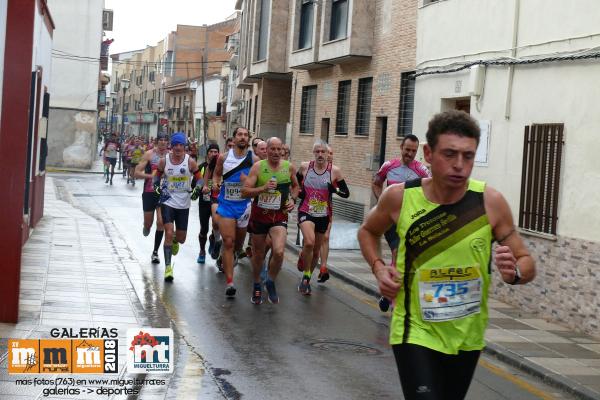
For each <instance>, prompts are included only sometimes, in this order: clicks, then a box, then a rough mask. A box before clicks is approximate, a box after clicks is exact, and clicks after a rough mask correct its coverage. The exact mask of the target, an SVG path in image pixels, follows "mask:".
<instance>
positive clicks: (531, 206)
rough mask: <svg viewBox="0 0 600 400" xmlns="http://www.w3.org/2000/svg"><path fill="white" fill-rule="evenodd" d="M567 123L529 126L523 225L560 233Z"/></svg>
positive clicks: (521, 212) (523, 179)
mask: <svg viewBox="0 0 600 400" xmlns="http://www.w3.org/2000/svg"><path fill="white" fill-rule="evenodd" d="M563 130H564V124H533V125H531V126H526V127H525V135H524V144H523V167H522V173H521V198H520V205H519V227H521V228H524V229H528V230H531V231H536V232H540V233H548V234H551V235H556V223H557V221H558V193H559V187H560V168H561V157H562V147H563Z"/></svg>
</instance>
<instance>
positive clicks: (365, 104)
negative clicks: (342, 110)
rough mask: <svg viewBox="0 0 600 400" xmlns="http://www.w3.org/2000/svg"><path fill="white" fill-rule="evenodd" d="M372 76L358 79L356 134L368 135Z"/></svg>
mask: <svg viewBox="0 0 600 400" xmlns="http://www.w3.org/2000/svg"><path fill="white" fill-rule="evenodd" d="M372 90H373V78H363V79H359V80H358V99H357V104H356V131H355V132H356V134H357V135H363V136H368V135H369V119H370V117H371V95H372Z"/></svg>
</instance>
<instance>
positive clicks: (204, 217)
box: [196, 143, 219, 264]
mask: <svg viewBox="0 0 600 400" xmlns="http://www.w3.org/2000/svg"><path fill="white" fill-rule="evenodd" d="M218 156H219V145H218V144H216V143H211V144H210V145H209V146H208V151H207V153H206V161H204V162H203V163H202V164H200V165H199V166H198V168H200V173H201V174H202V177H203V178H202V183H201V184H202V187H204V186H205V185H204V179H205V176H206V175H207V174H206V173H207V169H208V166H209V165H210V163H211V162H212V161H213V159H214V160H216V157H218ZM206 186H207V188H208V190H207V192H206V193H204V190H203V193H202V196H200V197H199V198H198V214H199V217H200V233H199V234H198V242H199V243H200V253H198V259H197V260H196V262H197V263H198V264H204V263H205V262H206V250H205V247H206V239H207V238H208V236H207V235H208V228H209V223H210V216H211V204H212V201H211V195H210V189H211V186H212V182H207V184H206Z"/></svg>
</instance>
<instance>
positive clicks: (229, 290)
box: [225, 285, 237, 299]
mask: <svg viewBox="0 0 600 400" xmlns="http://www.w3.org/2000/svg"><path fill="white" fill-rule="evenodd" d="M235 292H237V290H236V289H235V286H233V285H229V286H227V289H225V296H226V297H227V298H228V299H233V298H235Z"/></svg>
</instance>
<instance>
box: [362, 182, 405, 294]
mask: <svg viewBox="0 0 600 400" xmlns="http://www.w3.org/2000/svg"><path fill="white" fill-rule="evenodd" d="M403 194H404V185H403V184H399V185H393V186H390V187H389V188H387V189H386V190H385V191H384V192H383V194H382V195H381V197H380V199H379V202H378V203H377V205H376V206H375V207H374V208H373V209H372V210H371V211H370V212H369V214H368V215H367V217H366V219H365V221H364V222H363V224H362V225H361V227H360V228H359V230H358V242H359V244H360V250H361V252H362V254H363V257H364V258H365V260H366V261H367V263H368V264H369V266H370V267H371V271H372V272H373V275H375V278H377V283H378V285H379V290H380V292H381V294H382V295H384V296H385V297H387V298H389V299H393V298H395V297H396V294H397V293H398V290H399V289H400V284H399V283H398V282H397V280H398V279H399V276H398V271H397V270H396V268H395V267H394V266H390V265H388V264H387V263H386V262H384V261H383V260H382V259H381V249H380V243H381V236H382V235H383V234H384V232H385V231H386V230H388V229H389V227H390V226H392V225H393V223H394V220H395V219H397V217H398V214H399V213H400V210H399V209H398V204H402V197H403Z"/></svg>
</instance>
